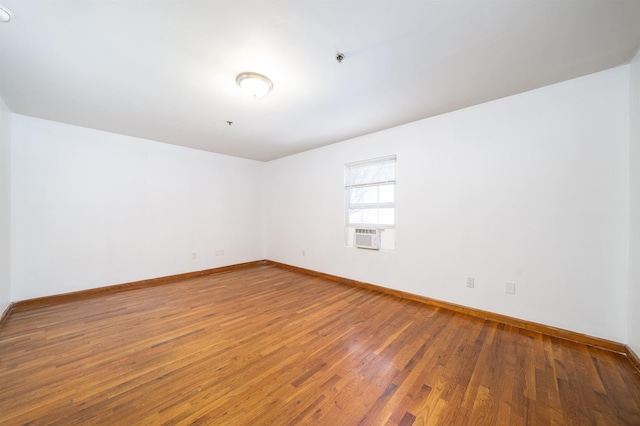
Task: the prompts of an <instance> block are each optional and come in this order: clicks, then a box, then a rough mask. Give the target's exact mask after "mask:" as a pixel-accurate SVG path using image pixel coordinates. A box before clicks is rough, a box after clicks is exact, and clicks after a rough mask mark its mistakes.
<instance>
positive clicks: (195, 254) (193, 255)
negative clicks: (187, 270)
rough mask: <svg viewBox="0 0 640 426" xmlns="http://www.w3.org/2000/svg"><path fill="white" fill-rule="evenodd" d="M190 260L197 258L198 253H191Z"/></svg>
mask: <svg viewBox="0 0 640 426" xmlns="http://www.w3.org/2000/svg"><path fill="white" fill-rule="evenodd" d="M191 258H192V259H197V258H198V253H196V252H195V251H194V252H193V253H191Z"/></svg>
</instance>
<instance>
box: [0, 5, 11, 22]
mask: <svg viewBox="0 0 640 426" xmlns="http://www.w3.org/2000/svg"><path fill="white" fill-rule="evenodd" d="M12 17H13V14H12V13H11V11H10V10H9V9H7V8H6V7H4V6H0V22H9V21H10V20H11V18H12Z"/></svg>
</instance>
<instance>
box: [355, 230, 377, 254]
mask: <svg viewBox="0 0 640 426" xmlns="http://www.w3.org/2000/svg"><path fill="white" fill-rule="evenodd" d="M353 245H354V246H355V247H358V248H365V249H370V250H380V229H377V228H356V230H355V238H354V241H353Z"/></svg>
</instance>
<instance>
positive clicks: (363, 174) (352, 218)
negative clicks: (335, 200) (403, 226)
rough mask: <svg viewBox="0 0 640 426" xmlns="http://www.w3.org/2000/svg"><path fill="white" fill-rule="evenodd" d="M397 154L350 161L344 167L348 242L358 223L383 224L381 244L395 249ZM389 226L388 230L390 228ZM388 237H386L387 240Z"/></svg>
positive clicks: (364, 224)
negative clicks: (355, 161) (383, 232)
mask: <svg viewBox="0 0 640 426" xmlns="http://www.w3.org/2000/svg"><path fill="white" fill-rule="evenodd" d="M395 187H396V156H395V155H393V156H389V157H384V158H376V159H373V160H367V161H360V162H357V163H351V164H347V165H346V168H345V193H346V194H345V198H346V228H347V233H346V234H347V238H346V240H347V244H348V245H351V244H350V242H351V241H352V234H353V229H355V228H356V227H371V228H380V229H382V230H384V231H385V234H384V235H383V236H382V238H381V239H382V248H383V249H389V250H394V249H395V243H393V242H392V240H394V239H395V238H394V237H393V234H394V232H393V229H394V228H395V224H396V218H395ZM386 230H389V232H387V231H386ZM385 240H386V241H385Z"/></svg>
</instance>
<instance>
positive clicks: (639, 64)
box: [628, 52, 640, 355]
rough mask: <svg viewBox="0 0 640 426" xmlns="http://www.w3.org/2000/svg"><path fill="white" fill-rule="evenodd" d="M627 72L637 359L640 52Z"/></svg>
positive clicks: (632, 323) (632, 330)
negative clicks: (628, 81)
mask: <svg viewBox="0 0 640 426" xmlns="http://www.w3.org/2000/svg"><path fill="white" fill-rule="evenodd" d="M630 68H631V72H630V75H631V90H630V94H631V96H630V99H631V111H630V115H629V117H630V121H629V123H630V147H631V150H630V155H629V157H630V167H631V210H630V212H631V215H630V217H631V232H630V236H631V243H630V244H629V260H630V272H629V337H628V344H629V347H631V349H633V351H634V352H635V353H636V354H637V355H640V52H639V53H638V54H637V55H636V57H635V59H634V60H633V62H632V63H631V67H630Z"/></svg>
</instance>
